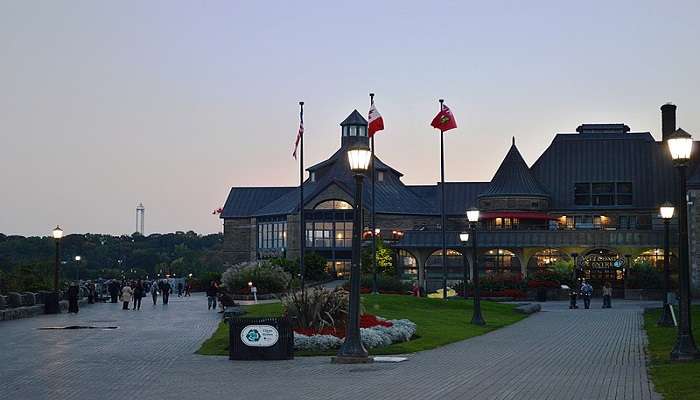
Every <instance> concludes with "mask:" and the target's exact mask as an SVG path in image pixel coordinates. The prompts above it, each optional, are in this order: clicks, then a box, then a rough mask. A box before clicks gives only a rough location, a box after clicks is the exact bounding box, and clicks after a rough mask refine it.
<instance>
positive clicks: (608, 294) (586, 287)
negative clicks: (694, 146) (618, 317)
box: [569, 279, 612, 310]
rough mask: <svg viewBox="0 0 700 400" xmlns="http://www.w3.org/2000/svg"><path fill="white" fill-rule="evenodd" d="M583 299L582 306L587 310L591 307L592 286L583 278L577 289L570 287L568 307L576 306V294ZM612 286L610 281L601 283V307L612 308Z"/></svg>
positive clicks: (573, 307)
mask: <svg viewBox="0 0 700 400" xmlns="http://www.w3.org/2000/svg"><path fill="white" fill-rule="evenodd" d="M579 295H580V296H581V298H582V299H583V307H584V308H585V309H586V310H587V309H589V308H591V297H593V286H592V285H591V284H590V283H589V282H588V281H586V280H585V279H583V280H582V281H581V285H580V287H579V288H578V289H576V288H571V292H570V293H569V309H575V308H578V305H577V304H576V300H577V298H578V296H579ZM611 299H612V286H610V282H606V283H605V284H604V285H603V308H612V300H611Z"/></svg>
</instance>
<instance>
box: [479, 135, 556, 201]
mask: <svg viewBox="0 0 700 400" xmlns="http://www.w3.org/2000/svg"><path fill="white" fill-rule="evenodd" d="M523 195H525V196H542V197H549V195H548V194H547V192H546V191H545V190H544V189H542V186H541V185H540V183H539V182H537V179H536V178H535V176H534V175H533V174H532V172H530V168H528V166H527V164H526V163H525V160H523V156H521V155H520V152H519V151H518V148H517V147H516V146H515V138H513V145H512V146H510V150H509V151H508V154H506V157H505V158H504V159H503V162H502V163H501V166H500V167H498V171H496V174H495V175H494V176H493V179H492V180H491V183H490V184H489V186H488V188H486V190H484V191H483V193H481V194H480V195H479V197H498V196H523Z"/></svg>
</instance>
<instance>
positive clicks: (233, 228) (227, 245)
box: [223, 218, 257, 265]
mask: <svg viewBox="0 0 700 400" xmlns="http://www.w3.org/2000/svg"><path fill="white" fill-rule="evenodd" d="M255 241H256V223H255V218H231V219H226V220H224V245H223V249H224V258H225V260H226V262H227V263H228V264H231V265H232V264H237V263H240V262H244V261H250V260H255V259H257V254H256V247H257V246H256V242H255Z"/></svg>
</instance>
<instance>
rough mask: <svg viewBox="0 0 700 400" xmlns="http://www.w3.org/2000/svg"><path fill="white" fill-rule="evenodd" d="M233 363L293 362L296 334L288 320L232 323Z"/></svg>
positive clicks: (248, 319) (231, 321)
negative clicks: (254, 361) (242, 361)
mask: <svg viewBox="0 0 700 400" xmlns="http://www.w3.org/2000/svg"><path fill="white" fill-rule="evenodd" d="M229 332H230V334H229V359H231V360H291V359H293V358H294V331H292V326H291V323H290V322H289V319H287V318H235V317H234V318H231V319H229Z"/></svg>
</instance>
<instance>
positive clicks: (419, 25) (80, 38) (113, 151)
mask: <svg viewBox="0 0 700 400" xmlns="http://www.w3.org/2000/svg"><path fill="white" fill-rule="evenodd" d="M699 17H700V2H698V1H696V0H693V1H673V2H661V1H586V2H569V1H546V2H545V1H504V2H499V1H488V2H485V1H478V2H477V1H475V2H468V1H456V2H449V1H440V2H427V1H405V0H404V1H396V2H380V1H353V2H343V3H342V4H341V3H340V2H335V1H314V2H304V1H297V2H288V1H279V2H257V1H245V2H244V1H147V2H145V1H111V2H107V1H48V0H47V1H30V0H6V1H2V2H0V188H1V189H2V192H1V193H2V194H1V195H0V232H3V233H5V234H22V235H48V234H50V231H51V229H52V228H53V227H54V226H56V224H59V225H61V227H62V228H64V230H65V231H66V233H67V234H70V233H85V232H92V233H112V234H123V233H129V234H130V233H132V232H133V231H134V230H135V226H134V224H135V207H136V205H137V204H138V203H139V202H143V204H144V205H145V207H146V233H147V234H148V233H153V232H172V231H175V230H185V231H186V230H195V231H196V232H199V233H211V232H219V231H221V222H220V220H219V219H218V218H217V217H216V216H213V215H211V212H212V210H213V209H215V208H217V207H220V206H222V205H223V203H224V201H225V199H226V196H227V194H228V191H229V190H230V188H231V187H232V186H294V185H296V184H297V183H298V164H297V163H296V162H295V161H294V159H292V156H291V153H292V150H293V143H294V138H295V135H296V130H297V127H298V104H297V103H298V101H300V100H303V101H305V102H306V106H305V122H306V124H305V126H306V144H307V146H306V150H305V155H306V159H307V160H308V164H307V166H309V165H312V164H313V163H316V162H319V161H322V160H324V159H325V158H327V157H328V156H330V155H331V154H332V153H333V152H334V151H335V150H336V149H337V147H338V146H339V141H340V138H339V136H340V128H339V126H338V124H339V123H340V122H341V121H342V120H343V119H345V117H346V116H347V115H348V114H349V113H350V112H352V110H353V109H358V111H360V112H361V113H362V114H363V115H366V114H367V109H368V105H369V104H368V103H369V98H368V93H369V92H370V91H372V92H375V93H376V98H375V100H376V104H377V108H378V109H379V111H380V112H381V113H382V115H383V116H384V121H385V126H386V130H385V131H383V132H381V133H379V134H378V136H377V139H376V145H377V155H378V156H379V157H380V158H381V159H382V160H383V161H385V162H387V163H388V164H390V165H391V166H393V167H394V168H396V169H398V170H399V171H401V172H403V173H404V174H405V177H404V182H405V183H410V184H419V183H420V184H433V183H435V182H436V181H438V180H439V173H440V169H439V167H440V149H439V133H438V132H437V131H435V130H434V129H432V128H431V127H430V126H429V122H430V120H431V119H432V118H433V116H434V115H435V113H436V112H437V108H438V105H437V99H438V98H440V97H442V98H445V102H446V104H447V105H449V106H450V107H451V109H452V111H453V112H454V114H455V117H456V119H457V122H458V124H459V128H458V129H456V130H453V131H450V132H449V133H447V134H446V137H445V142H446V163H447V164H446V179H447V181H468V180H480V181H488V180H490V179H491V177H492V176H493V173H494V172H495V170H496V168H498V165H499V163H500V162H501V160H502V158H503V156H504V155H505V153H506V152H507V151H508V148H509V146H510V141H511V136H515V137H516V143H517V145H518V147H519V149H520V151H521V152H522V154H523V156H524V158H525V160H526V162H527V163H528V165H531V164H532V163H534V162H535V160H536V159H537V157H538V156H539V155H540V154H541V153H542V151H543V150H544V149H545V148H546V147H547V146H548V145H549V143H550V141H551V140H552V138H553V137H554V135H555V133H557V132H573V131H575V129H576V127H577V126H578V125H580V124H581V123H596V122H597V123H600V122H622V123H626V124H628V125H629V126H630V127H631V129H632V130H633V131H650V132H651V133H652V134H653V135H654V136H655V137H656V138H657V139H658V138H660V126H661V115H660V111H659V106H661V105H662V104H663V103H665V102H669V101H670V102H673V103H675V104H676V105H677V106H678V125H679V126H681V127H683V128H684V129H685V130H687V131H688V132H690V133H691V134H693V135H695V137H696V138H700V24H698V20H699V19H700V18H699Z"/></svg>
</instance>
